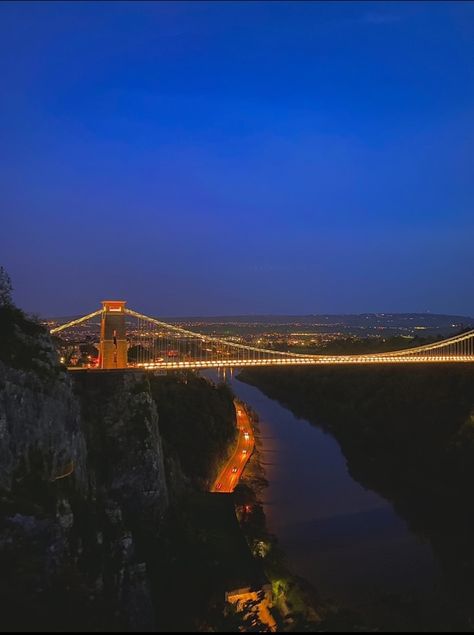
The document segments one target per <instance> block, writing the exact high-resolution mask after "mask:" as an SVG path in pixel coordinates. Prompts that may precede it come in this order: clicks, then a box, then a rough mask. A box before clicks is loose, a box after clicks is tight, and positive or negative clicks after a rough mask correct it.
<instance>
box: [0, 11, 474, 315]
mask: <svg viewBox="0 0 474 635" xmlns="http://www.w3.org/2000/svg"><path fill="white" fill-rule="evenodd" d="M0 81H1V92H0V144H1V148H2V150H1V153H0V192H1V197H0V205H1V208H0V215H1V224H0V264H3V265H4V266H5V267H6V268H7V269H8V271H9V272H10V274H11V276H12V278H13V282H14V287H15V299H16V301H17V303H18V304H19V305H20V306H22V307H23V308H24V309H26V310H28V311H34V312H37V313H40V314H43V315H70V314H76V313H86V312H88V311H91V310H94V309H95V308H96V307H97V306H98V303H99V301H100V300H102V299H104V298H107V297H109V298H123V299H127V300H128V302H129V305H130V306H132V307H133V308H136V309H137V310H140V311H143V312H145V313H149V314H156V315H163V316H166V315H198V314H200V315H213V314H248V313H287V314H298V313H318V312H332V313H335V312H365V311H425V310H430V311H433V312H446V313H462V314H470V315H473V314H474V293H473V272H474V250H473V236H474V179H473V172H474V170H473V168H474V160H473V156H472V155H473V149H474V4H473V3H463V2H461V3H456V2H449V3H438V2H435V3H429V2H420V3H384V2H378V3H373V2H368V3H357V2H348V3H343V2H340V3H324V2H321V3H310V2H302V3H300V2H254V3H251V2H242V3H239V2H222V3H218V2H209V3H206V2H202V3H200V2H191V3H186V2H178V3H173V2H169V3H168V2H162V3H140V2H131V3H107V2H104V3H95V2H85V3H59V2H51V3H41V2H33V3H31V4H30V3H26V2H25V3H21V2H19V3H8V2H3V3H1V5H0Z"/></svg>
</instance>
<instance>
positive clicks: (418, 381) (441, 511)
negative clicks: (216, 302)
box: [240, 365, 474, 629]
mask: <svg viewBox="0 0 474 635" xmlns="http://www.w3.org/2000/svg"><path fill="white" fill-rule="evenodd" d="M240 377H241V379H242V380H244V381H246V382H248V383H251V384H254V385H256V386H258V387H259V388H260V389H262V390H263V391H264V392H265V393H266V394H267V395H268V396H269V397H271V398H275V399H277V400H278V401H280V402H282V403H283V404H284V405H286V406H287V407H289V408H290V409H291V410H292V411H293V412H294V413H295V414H296V415H297V416H299V417H303V418H305V419H308V420H309V421H311V422H313V423H314V424H317V425H319V426H321V427H323V428H325V429H327V430H329V431H330V432H332V434H334V436H335V437H336V438H337V439H338V441H339V443H340V444H341V447H342V450H343V452H344V454H345V456H346V458H347V461H348V466H349V470H350V472H351V474H352V476H353V477H354V478H356V479H357V480H358V481H360V482H361V483H362V484H364V485H365V486H366V487H369V488H371V489H374V490H377V491H378V492H379V493H381V494H382V495H383V496H384V497H385V498H388V499H389V500H391V501H392V502H393V504H394V506H395V508H396V510H397V512H398V513H399V514H400V515H401V516H402V517H404V518H405V519H406V520H407V521H408V523H409V525H410V526H411V528H412V530H413V531H415V532H416V533H418V534H419V535H420V536H422V537H423V538H425V539H427V540H429V541H430V543H431V545H432V547H433V549H434V552H435V554H436V556H437V558H438V560H439V562H440V563H441V566H442V568H443V570H444V574H445V575H444V578H445V582H446V584H445V587H444V588H443V592H442V594H441V597H442V601H443V602H446V603H447V607H446V610H443V614H444V616H445V619H446V620H447V621H446V624H445V626H446V627H448V628H460V629H466V628H469V624H470V620H471V616H472V611H473V607H474V603H473V599H474V543H473V541H472V535H473V532H474V502H473V496H472V488H473V485H474V416H473V410H474V373H473V371H472V368H471V367H470V366H469V365H456V366H454V365H451V366H448V365H443V366H437V365H416V366H396V367H390V366H383V367H382V366H379V367H377V366H371V367H327V368H314V369H307V368H301V369H288V368H282V369H275V370H273V369H271V370H270V369H259V370H251V371H250V370H246V371H243V372H242V373H241V375H240ZM438 608H439V607H438ZM424 625H425V626H426V624H424ZM430 626H432V624H430Z"/></svg>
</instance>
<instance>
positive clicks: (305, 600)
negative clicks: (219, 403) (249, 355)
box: [234, 406, 359, 632]
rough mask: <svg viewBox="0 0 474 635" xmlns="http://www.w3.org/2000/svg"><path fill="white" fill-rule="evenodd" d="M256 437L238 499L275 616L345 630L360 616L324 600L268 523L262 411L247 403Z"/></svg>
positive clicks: (299, 626)
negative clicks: (291, 563) (295, 567)
mask: <svg viewBox="0 0 474 635" xmlns="http://www.w3.org/2000/svg"><path fill="white" fill-rule="evenodd" d="M245 408H246V411H247V413H248V415H249V419H250V421H251V425H252V428H253V432H254V437H255V448H254V452H253V454H252V456H251V458H250V460H249V461H248V463H247V466H246V468H245V470H244V473H243V475H242V478H241V479H240V482H239V485H238V486H237V487H236V489H235V493H234V500H235V505H236V511H237V516H238V519H239V522H240V526H241V528H242V531H243V533H244V535H245V537H246V540H247V543H248V544H249V547H250V549H251V551H252V554H253V556H254V557H255V558H256V559H258V560H260V561H261V562H262V566H263V570H264V572H265V575H266V576H267V578H268V580H269V582H270V584H271V588H272V595H273V602H274V609H275V610H274V613H273V614H274V616H275V618H276V620H277V623H278V630H279V631H292V632H298V631H300V630H309V631H311V630H316V629H318V630H319V629H322V630H340V629H342V630H345V629H347V628H351V627H354V626H355V624H358V623H359V619H358V616H356V615H355V614H353V613H352V612H348V611H341V609H340V608H339V607H336V606H334V605H330V604H328V603H323V601H322V600H321V598H320V597H319V595H318V593H317V590H316V589H315V588H314V587H313V586H312V585H311V584H310V583H309V582H308V581H307V580H305V579H304V578H302V577H300V576H297V575H296V574H295V573H294V572H293V571H292V570H291V568H290V567H289V565H288V562H287V558H286V555H285V553H284V551H283V550H282V548H281V546H280V544H279V541H278V537H277V536H276V535H275V534H273V533H272V532H271V531H270V529H269V527H268V523H267V518H266V514H265V510H264V503H263V499H264V497H265V491H266V489H267V488H268V485H269V483H268V480H267V478H266V471H265V468H264V465H263V464H264V462H265V461H264V460H263V451H264V444H265V441H264V439H263V438H262V434H261V430H260V426H259V417H258V413H257V412H256V411H255V410H253V409H252V408H250V407H249V406H245Z"/></svg>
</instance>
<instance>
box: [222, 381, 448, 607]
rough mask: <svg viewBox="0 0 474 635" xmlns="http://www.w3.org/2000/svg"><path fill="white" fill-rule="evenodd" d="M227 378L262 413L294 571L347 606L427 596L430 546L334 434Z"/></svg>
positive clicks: (279, 528)
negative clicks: (359, 474) (354, 471)
mask: <svg viewBox="0 0 474 635" xmlns="http://www.w3.org/2000/svg"><path fill="white" fill-rule="evenodd" d="M228 381H229V383H230V385H231V387H232V389H233V391H234V393H235V395H236V396H237V397H238V398H239V399H241V400H242V401H244V402H245V403H247V404H248V405H249V406H251V407H252V408H253V409H254V410H255V411H256V412H257V413H258V415H259V419H260V430H261V437H262V449H261V452H262V461H263V464H264V468H265V471H266V477H267V479H268V482H269V485H268V488H266V490H265V494H264V500H263V502H264V507H265V513H266V516H267V523H268V526H269V529H270V530H271V531H272V532H273V533H274V534H276V536H277V537H278V540H279V543H280V544H281V546H282V547H283V550H284V552H285V554H286V556H287V559H288V564H289V566H290V568H291V569H292V570H293V572H294V573H295V574H297V575H300V576H302V577H304V578H306V579H307V580H308V581H310V582H311V583H312V584H313V585H314V587H315V588H316V589H317V590H318V591H319V592H320V594H321V596H322V597H324V598H325V599H327V600H333V601H335V602H336V603H338V604H344V605H345V606H361V605H364V604H367V603H370V604H373V603H374V602H377V601H379V600H380V599H381V598H383V597H387V596H388V595H390V594H396V595H397V596H400V597H404V598H410V599H415V598H416V599H421V598H422V597H424V598H425V599H428V597H429V596H430V595H431V591H432V590H433V589H434V587H435V586H436V584H437V581H438V571H437V566H436V563H435V560H434V558H433V555H432V552H431V549H430V547H429V545H427V544H423V543H422V542H421V541H420V540H419V539H418V538H417V537H416V536H415V535H414V534H412V533H411V532H410V531H409V529H408V527H407V525H406V523H405V522H404V521H403V520H402V519H401V518H400V517H399V516H397V514H396V513H395V511H394V509H393V508H392V506H391V504H389V503H388V502H387V501H386V500H384V499H383V498H381V497H380V496H379V495H378V494H376V493H375V492H373V491H370V490H367V489H365V488H363V487H362V486H361V485H360V484H359V483H358V482H357V481H355V480H354V479H353V478H352V477H351V475H350V474H349V472H348V469H347V465H346V460H345V458H344V456H343V454H342V452H341V450H340V447H339V444H338V443H337V441H336V440H335V439H334V438H333V437H332V436H331V435H330V434H328V433H326V432H324V431H323V430H322V429H321V428H318V427H317V426H314V425H311V424H310V423H309V422H307V421H305V420H303V419H298V418H296V417H295V416H294V415H293V414H292V413H291V412H290V411H289V410H287V409H286V408H284V407H283V406H282V405H280V404H279V403H278V402H276V401H274V400H272V399H270V398H268V397H266V396H265V395H264V394H263V393H262V392H261V391H260V390H259V389H258V388H255V387H254V386H250V385H248V384H245V383H243V382H241V381H239V380H238V379H236V378H235V377H232V378H230V379H228Z"/></svg>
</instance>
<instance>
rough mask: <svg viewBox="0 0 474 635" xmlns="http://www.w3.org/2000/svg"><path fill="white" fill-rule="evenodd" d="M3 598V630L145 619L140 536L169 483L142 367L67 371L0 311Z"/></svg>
mask: <svg viewBox="0 0 474 635" xmlns="http://www.w3.org/2000/svg"><path fill="white" fill-rule="evenodd" d="M0 313H1V309H0ZM0 322H2V323H6V325H7V326H6V329H4V330H3V332H4V333H5V332H6V331H8V329H10V330H9V331H8V333H9V336H8V340H7V341H1V337H0V572H1V574H0V606H1V607H2V628H3V629H4V630H8V629H12V630H17V631H21V630H47V629H48V628H49V629H53V630H66V631H70V630H111V631H112V630H122V631H123V630H132V631H134V630H135V631H142V630H152V629H153V625H154V615H153V608H152V603H151V600H150V588H149V582H148V571H147V566H146V564H145V558H144V554H143V550H142V548H141V546H140V545H141V544H142V542H143V535H144V534H146V533H147V532H150V531H151V529H150V528H152V531H153V532H155V533H156V532H159V527H160V522H161V519H162V518H163V515H164V513H165V511H166V507H167V489H166V481H165V474H164V468H163V456H162V451H161V441H160V435H159V430H158V416H157V413H156V407H155V405H154V402H153V401H152V399H151V396H150V393H149V389H148V386H147V383H146V382H144V381H143V379H141V378H140V377H126V376H124V375H119V374H118V375H114V376H113V377H110V378H107V379H105V381H102V382H101V381H100V378H99V377H98V375H94V376H92V375H90V376H87V377H84V378H83V379H82V380H80V379H79V378H78V379H77V380H76V379H75V378H72V377H69V376H68V374H67V373H66V372H65V371H64V370H61V368H60V366H59V365H58V362H57V358H56V355H55V352H54V348H53V346H52V343H51V341H50V339H49V336H48V335H47V334H46V333H45V332H44V331H43V330H42V329H41V327H39V326H38V325H36V324H34V323H32V322H31V321H28V320H27V319H25V318H24V316H22V315H20V313H18V312H14V311H12V310H9V313H8V314H6V313H5V311H4V312H3V314H2V315H0Z"/></svg>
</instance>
